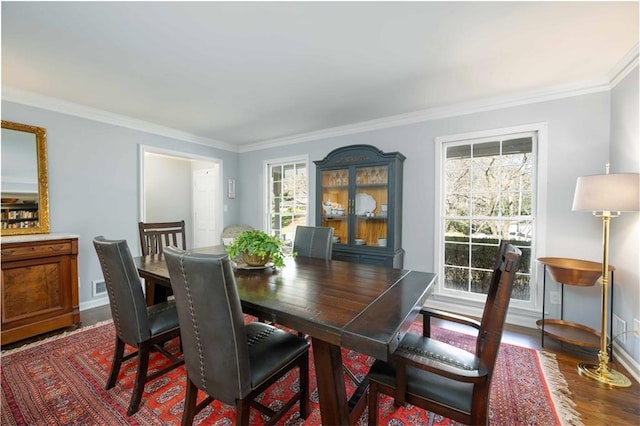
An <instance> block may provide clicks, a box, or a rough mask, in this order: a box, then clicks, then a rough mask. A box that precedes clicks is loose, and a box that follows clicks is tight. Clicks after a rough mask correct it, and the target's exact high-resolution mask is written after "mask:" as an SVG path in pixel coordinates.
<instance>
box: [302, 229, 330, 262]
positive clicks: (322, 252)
mask: <svg viewBox="0 0 640 426" xmlns="http://www.w3.org/2000/svg"><path fill="white" fill-rule="evenodd" d="M332 240H333V228H329V227H327V226H301V225H300V226H298V227H297V228H296V235H295V237H294V239H293V251H294V252H295V253H296V254H297V255H298V256H302V257H315V258H319V259H325V260H330V259H331V251H332V248H333V241H332Z"/></svg>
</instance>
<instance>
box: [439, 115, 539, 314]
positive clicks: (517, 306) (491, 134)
mask: <svg viewBox="0 0 640 426" xmlns="http://www.w3.org/2000/svg"><path fill="white" fill-rule="evenodd" d="M547 127H548V126H547V123H533V124H526V125H522V126H513V127H506V128H498V129H490V130H484V131H477V132H469V133H461V134H453V135H446V136H438V137H436V138H435V183H436V188H435V200H436V206H435V209H436V212H435V213H436V214H435V215H434V216H435V224H434V230H435V232H434V235H435V238H434V256H435V258H434V265H435V268H436V269H437V271H438V279H437V284H436V288H435V291H434V298H435V300H436V301H437V300H440V301H445V302H454V303H458V304H459V306H463V309H462V310H463V311H465V312H466V313H477V310H476V311H474V310H473V308H479V307H480V306H481V305H483V304H484V301H485V300H486V295H483V294H474V293H465V294H464V295H462V294H461V293H460V292H459V291H453V290H450V289H445V288H444V278H443V277H444V245H443V244H442V241H443V235H442V232H443V217H444V213H445V212H444V195H445V188H444V184H445V179H444V177H443V176H442V173H443V172H444V170H443V162H444V158H443V156H444V153H445V150H444V149H443V146H444V144H448V143H451V142H460V143H463V142H464V141H471V140H473V142H474V143H476V142H478V141H480V140H482V139H485V138H487V139H490V138H495V137H503V136H506V135H509V136H511V135H517V134H522V133H531V132H534V133H536V134H537V142H534V146H533V153H532V154H533V156H534V158H535V166H536V179H535V182H533V183H532V184H533V185H534V193H535V206H534V212H535V213H534V218H533V238H532V244H531V259H533V262H532V266H531V281H530V285H531V298H530V300H529V301H524V300H517V299H512V300H511V304H510V311H521V312H522V313H526V316H531V315H532V314H534V313H535V314H539V312H540V309H541V307H542V285H541V284H540V283H539V280H538V270H539V268H538V267H537V264H536V262H535V259H536V258H537V257H538V254H539V253H543V252H545V248H546V242H545V235H546V206H547V196H546V194H547V143H548V130H547ZM464 306H467V307H468V308H470V310H467V309H465V308H464ZM515 322H517V323H520V324H522V325H527V326H530V325H531V323H530V321H529V320H526V319H523V320H521V321H515Z"/></svg>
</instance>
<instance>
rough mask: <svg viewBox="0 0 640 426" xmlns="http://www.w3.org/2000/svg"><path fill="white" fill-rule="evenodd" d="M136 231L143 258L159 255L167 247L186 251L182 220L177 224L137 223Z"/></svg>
mask: <svg viewBox="0 0 640 426" xmlns="http://www.w3.org/2000/svg"><path fill="white" fill-rule="evenodd" d="M138 231H139V234H140V249H141V251H142V255H143V256H147V255H149V254H160V253H162V250H164V248H165V247H168V246H175V247H179V248H182V249H183V250H186V249H187V237H186V235H185V226H184V220H181V221H178V222H155V223H151V222H147V223H145V222H138ZM178 243H180V244H178Z"/></svg>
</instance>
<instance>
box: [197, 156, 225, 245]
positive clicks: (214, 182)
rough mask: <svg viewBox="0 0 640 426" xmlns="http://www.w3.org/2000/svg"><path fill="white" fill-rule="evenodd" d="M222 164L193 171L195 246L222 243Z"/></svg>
mask: <svg viewBox="0 0 640 426" xmlns="http://www.w3.org/2000/svg"><path fill="white" fill-rule="evenodd" d="M219 175H220V166H219V165H214V168H211V169H202V170H195V171H194V172H193V219H194V220H193V223H194V226H193V233H194V235H193V247H208V246H215V245H218V244H220V233H221V232H222V229H221V228H222V226H221V218H219V217H218V216H219V215H218V214H217V212H219V211H220V210H221V209H220V206H218V204H219V203H220V179H219Z"/></svg>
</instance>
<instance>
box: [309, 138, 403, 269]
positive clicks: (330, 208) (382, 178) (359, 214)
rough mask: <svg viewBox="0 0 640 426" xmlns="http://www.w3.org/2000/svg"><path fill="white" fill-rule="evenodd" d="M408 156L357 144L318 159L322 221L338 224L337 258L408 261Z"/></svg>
mask: <svg viewBox="0 0 640 426" xmlns="http://www.w3.org/2000/svg"><path fill="white" fill-rule="evenodd" d="M404 159H405V157H404V155H402V154H400V153H399V152H392V153H384V152H382V151H380V150H379V149H378V148H376V147H374V146H371V145H351V146H346V147H342V148H338V149H335V150H333V151H331V152H330V153H329V154H328V155H327V156H326V157H325V158H324V159H322V160H319V161H314V163H315V164H316V187H317V190H316V206H317V207H316V224H317V225H318V226H328V227H332V228H333V235H334V237H333V238H334V241H333V255H332V258H333V259H337V260H346V261H349V262H355V263H367V264H374V265H386V266H391V267H394V268H401V267H402V264H403V260H404V250H403V249H402V165H403V162H404Z"/></svg>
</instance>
